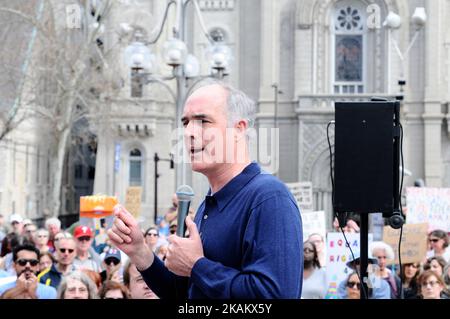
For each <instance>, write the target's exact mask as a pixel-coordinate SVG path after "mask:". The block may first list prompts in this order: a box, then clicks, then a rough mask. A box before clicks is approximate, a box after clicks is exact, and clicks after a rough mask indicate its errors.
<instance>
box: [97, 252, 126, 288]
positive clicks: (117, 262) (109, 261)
mask: <svg viewBox="0 0 450 319" xmlns="http://www.w3.org/2000/svg"><path fill="white" fill-rule="evenodd" d="M121 260H122V256H121V254H120V251H119V250H118V249H117V248H114V247H111V248H109V249H108V250H107V251H106V253H105V258H104V259H103V267H104V268H105V270H103V271H102V272H101V273H100V276H101V277H102V282H105V281H107V280H111V279H112V277H113V275H114V274H115V273H116V272H118V271H119V270H120V268H121V267H122V264H121Z"/></svg>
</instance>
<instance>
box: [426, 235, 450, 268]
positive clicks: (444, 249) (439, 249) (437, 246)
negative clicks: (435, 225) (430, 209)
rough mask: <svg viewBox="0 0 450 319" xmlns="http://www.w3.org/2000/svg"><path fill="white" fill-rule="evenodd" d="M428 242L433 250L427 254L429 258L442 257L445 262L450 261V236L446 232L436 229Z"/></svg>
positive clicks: (429, 236)
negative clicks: (449, 246) (449, 240)
mask: <svg viewBox="0 0 450 319" xmlns="http://www.w3.org/2000/svg"><path fill="white" fill-rule="evenodd" d="M428 242H429V245H430V248H431V250H430V251H428V253H427V258H430V257H435V256H440V257H442V258H444V260H445V262H446V263H448V262H449V261H450V249H449V248H448V235H447V232H445V231H444V230H440V229H436V230H433V231H432V232H431V233H430V234H429V235H428Z"/></svg>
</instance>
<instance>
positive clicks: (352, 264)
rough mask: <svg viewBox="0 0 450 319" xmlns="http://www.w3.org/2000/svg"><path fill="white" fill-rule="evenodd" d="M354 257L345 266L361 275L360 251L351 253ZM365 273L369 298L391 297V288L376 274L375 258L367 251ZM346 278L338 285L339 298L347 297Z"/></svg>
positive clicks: (376, 264) (376, 262) (376, 263)
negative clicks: (367, 277) (367, 280)
mask: <svg viewBox="0 0 450 319" xmlns="http://www.w3.org/2000/svg"><path fill="white" fill-rule="evenodd" d="M353 255H354V257H355V258H352V260H350V261H348V262H347V267H348V268H350V269H351V270H352V271H356V272H357V273H358V274H359V275H360V276H361V267H360V266H361V265H360V253H359V251H356V252H354V253H353ZM367 263H368V265H367V273H368V276H369V287H368V288H369V289H368V290H369V291H368V294H369V299H391V289H390V288H389V285H388V284H387V282H386V281H384V280H382V279H381V278H380V277H379V276H377V275H376V272H375V269H374V268H376V267H378V261H377V259H375V258H373V257H372V256H371V254H370V252H369V256H368V259H367ZM347 280H348V277H347V278H346V279H344V280H343V281H341V283H340V284H339V286H338V296H339V298H340V299H347V297H348V296H347ZM363 296H364V293H363Z"/></svg>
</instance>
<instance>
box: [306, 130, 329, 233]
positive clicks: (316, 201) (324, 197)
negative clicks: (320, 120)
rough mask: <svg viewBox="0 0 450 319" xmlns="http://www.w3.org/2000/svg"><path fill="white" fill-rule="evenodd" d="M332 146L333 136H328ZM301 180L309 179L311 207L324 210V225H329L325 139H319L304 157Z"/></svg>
mask: <svg viewBox="0 0 450 319" xmlns="http://www.w3.org/2000/svg"><path fill="white" fill-rule="evenodd" d="M330 142H331V147H334V146H333V145H334V136H330ZM301 176H302V181H311V182H312V187H313V207H314V209H315V210H323V211H325V218H326V225H328V227H331V225H332V221H333V216H332V214H333V207H332V201H331V199H332V187H331V178H330V151H329V146H328V141H327V139H326V138H325V139H321V140H320V141H319V142H318V143H317V144H316V145H315V147H314V150H313V151H312V152H310V153H309V154H308V156H306V157H305V165H304V167H303V171H302V175H301Z"/></svg>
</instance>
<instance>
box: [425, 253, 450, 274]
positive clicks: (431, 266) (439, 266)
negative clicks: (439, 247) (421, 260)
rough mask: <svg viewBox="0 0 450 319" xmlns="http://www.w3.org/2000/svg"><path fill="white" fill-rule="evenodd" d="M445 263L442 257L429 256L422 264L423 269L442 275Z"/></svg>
mask: <svg viewBox="0 0 450 319" xmlns="http://www.w3.org/2000/svg"><path fill="white" fill-rule="evenodd" d="M446 264H447V263H446V262H445V260H444V258H442V257H436V256H435V257H431V258H428V260H427V262H426V263H425V264H424V265H423V269H424V270H432V271H434V272H435V273H436V274H438V275H439V276H441V277H443V275H444V268H445V265H446Z"/></svg>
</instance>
